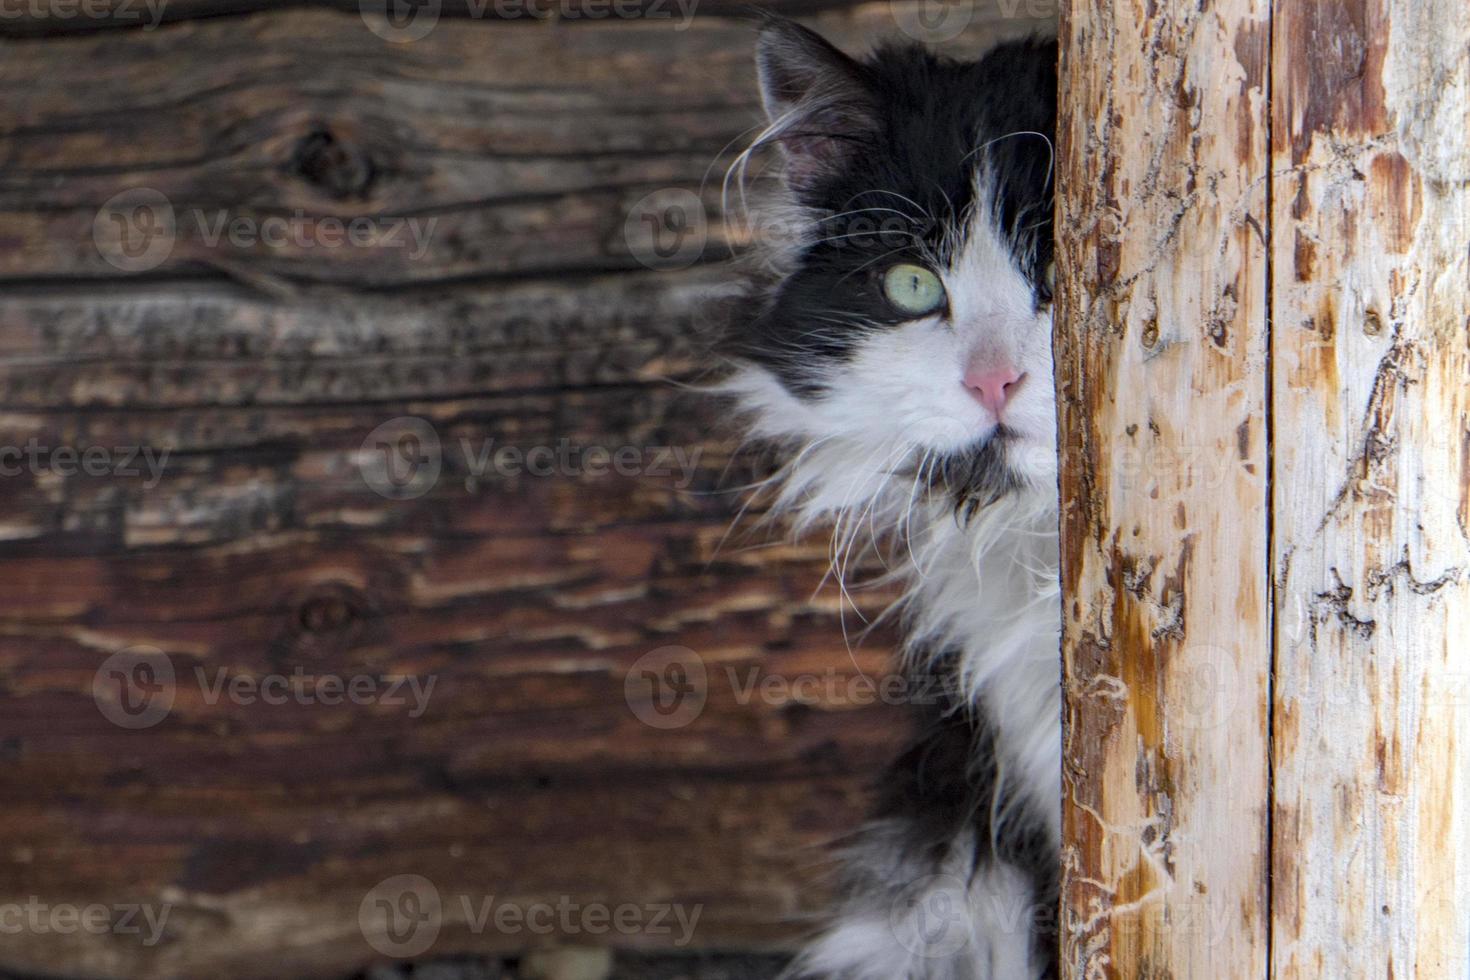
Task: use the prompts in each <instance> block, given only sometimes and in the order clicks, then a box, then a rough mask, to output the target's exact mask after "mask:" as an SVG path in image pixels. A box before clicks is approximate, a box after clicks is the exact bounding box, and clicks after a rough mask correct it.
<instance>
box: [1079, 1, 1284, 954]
mask: <svg viewBox="0 0 1470 980" xmlns="http://www.w3.org/2000/svg"><path fill="white" fill-rule="evenodd" d="M1269 36H1270V30H1269V21H1268V19H1267V8H1266V5H1265V4H1264V3H1251V2H1238V3H1228V4H1214V5H1208V6H1206V7H1203V8H1193V7H1191V8H1189V9H1183V8H1180V7H1177V6H1172V5H1155V6H1150V7H1149V8H1148V11H1147V13H1146V14H1144V15H1143V16H1142V17H1141V18H1140V17H1136V16H1134V15H1133V14H1131V13H1130V15H1129V16H1128V17H1126V18H1125V17H1122V16H1120V15H1119V14H1118V12H1117V8H1114V7H1112V6H1111V5H1109V4H1088V3H1074V4H1071V5H1069V6H1068V7H1067V9H1066V10H1065V11H1064V16H1063V24H1062V39H1063V79H1064V81H1063V104H1064V105H1065V106H1070V111H1069V112H1067V113H1066V114H1064V118H1063V120H1062V122H1061V125H1060V127H1059V165H1060V173H1061V178H1062V179H1061V187H1062V195H1061V199H1060V201H1059V204H1058V208H1059V227H1061V228H1063V229H1067V230H1068V231H1067V232H1064V233H1063V234H1062V235H1061V236H1060V240H1059V250H1060V255H1061V258H1060V259H1059V263H1058V266H1059V271H1060V272H1061V275H1062V280H1063V287H1062V289H1061V292H1060V298H1059V312H1060V317H1059V323H1060V324H1062V327H1061V328H1060V329H1059V331H1058V336H1057V363H1058V382H1059V392H1060V401H1061V406H1060V408H1061V420H1060V426H1059V431H1060V433H1061V439H1060V442H1061V445H1062V447H1063V467H1062V476H1061V486H1062V498H1063V501H1064V510H1063V519H1062V538H1063V545H1062V547H1063V562H1062V572H1063V584H1064V588H1065V590H1066V596H1067V599H1066V605H1065V609H1066V612H1067V614H1066V616H1065V617H1064V633H1065V635H1064V641H1063V646H1064V659H1065V661H1066V690H1067V709H1066V713H1065V719H1064V731H1065V735H1064V747H1063V757H1064V759H1063V783H1064V795H1065V798H1066V807H1065V809H1064V825H1065V826H1064V831H1065V837H1066V848H1065V854H1064V873H1063V919H1062V922H1063V935H1062V950H1063V963H1064V969H1065V971H1066V975H1067V976H1068V977H1077V978H1081V977H1087V978H1102V977H1116V978H1129V980H1131V978H1135V977H1150V978H1164V977H1177V978H1183V977H1205V976H1208V977H1212V978H1213V977H1251V978H1254V977H1260V976H1264V972H1265V964H1266V941H1265V935H1266V932H1265V930H1266V918H1267V917H1266V915H1265V914H1264V913H1263V908H1264V903H1265V894H1266V887H1265V882H1266V865H1265V845H1266V837H1265V834H1264V817H1265V814H1266V812H1267V805H1266V764H1267V758H1268V753H1267V746H1266V718H1267V714H1266V713H1265V711H1264V709H1263V708H1262V709H1261V710H1242V711H1227V710H1221V706H1222V705H1221V698H1224V697H1229V698H1236V699H1238V700H1239V702H1240V705H1241V706H1242V707H1245V706H1263V705H1264V704H1265V698H1266V676H1267V672H1268V669H1269V643H1268V641H1267V631H1266V624H1267V618H1266V616H1267V604H1266V601H1265V585H1266V582H1265V575H1266V568H1267V563H1266V561H1265V528H1266V493H1265V481H1264V475H1265V467H1264V465H1262V464H1263V460H1264V453H1265V451H1266V447H1265V445H1264V440H1263V439H1254V440H1253V439H1252V438H1251V434H1252V433H1253V432H1257V431H1259V432H1264V431H1266V427H1265V414H1264V412H1265V406H1264V391H1265V358H1264V353H1265V334H1264V324H1265V307H1264V303H1265V288H1264V284H1265V259H1266V257H1265V254H1264V241H1265V235H1264V232H1263V228H1264V225H1265V223H1266V215H1265V212H1264V203H1265V196H1264V193H1263V191H1264V187H1265V179H1264V178H1265V160H1266V154H1265V150H1266V145H1265V134H1266V131H1267V125H1266V123H1267V116H1266V108H1267V107H1266V102H1265V85H1266V81H1267V78H1268V73H1269V59H1268V57H1267V40H1268V38H1269ZM1202 120H1208V122H1207V123H1206V122H1202ZM1212 134H1223V138H1221V137H1220V136H1216V135H1212ZM1099 161H1105V162H1103V163H1102V164H1101V166H1100V170H1099V165H1098V162H1099ZM1139 460H1143V461H1144V462H1139ZM1202 460H1208V461H1209V465H1205V464H1204V463H1203V462H1201V461H1202ZM1242 553H1244V554H1245V555H1248V556H1249V555H1255V556H1256V560H1255V561H1242V560H1241V555H1242ZM1202 677H1214V678H1215V679H1216V680H1215V682H1214V695H1215V696H1214V697H1213V698H1212V697H1211V696H1209V693H1208V692H1207V694H1206V697H1205V698H1204V699H1203V701H1200V700H1199V699H1198V695H1197V693H1196V698H1195V699H1194V700H1193V701H1191V698H1190V696H1189V693H1190V688H1191V685H1192V684H1198V683H1199V681H1200V679H1201V678H1202ZM1206 686H1207V688H1208V687H1209V685H1208V684H1207V685H1206ZM1186 705H1188V707H1187V708H1186ZM1242 828H1254V831H1253V832H1252V830H1250V829H1247V830H1246V831H1245V832H1244V833H1242Z"/></svg>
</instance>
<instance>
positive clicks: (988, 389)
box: [965, 364, 1026, 418]
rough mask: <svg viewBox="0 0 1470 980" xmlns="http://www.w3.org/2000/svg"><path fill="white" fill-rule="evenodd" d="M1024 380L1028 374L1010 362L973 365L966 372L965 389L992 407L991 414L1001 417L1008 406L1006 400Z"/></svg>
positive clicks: (981, 402) (982, 402)
mask: <svg viewBox="0 0 1470 980" xmlns="http://www.w3.org/2000/svg"><path fill="white" fill-rule="evenodd" d="M1024 380H1026V375H1025V374H1023V373H1022V372H1020V371H1017V370H1016V369H1015V368H1013V367H1011V366H1010V365H1009V364H1002V365H1000V366H999V367H996V366H987V367H972V368H970V370H968V371H966V372H965V390H966V391H968V392H969V393H970V395H971V396H972V397H973V398H974V399H975V400H976V401H978V402H979V403H980V404H981V405H984V406H985V407H986V408H988V409H990V412H991V414H993V415H994V416H995V417H996V418H1000V412H1001V409H1003V408H1005V407H1006V402H1007V401H1008V400H1009V399H1010V397H1011V396H1012V395H1014V394H1015V393H1016V389H1017V388H1018V387H1020V385H1021V382H1022V381H1024Z"/></svg>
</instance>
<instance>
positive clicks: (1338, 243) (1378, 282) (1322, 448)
mask: <svg viewBox="0 0 1470 980" xmlns="http://www.w3.org/2000/svg"><path fill="white" fill-rule="evenodd" d="M1276 16H1277V20H1276V50H1275V53H1274V57H1273V69H1272V70H1273V73H1274V77H1275V98H1274V100H1273V102H1274V127H1273V131H1274V133H1275V134H1276V139H1275V145H1274V146H1273V147H1272V161H1273V164H1272V165H1273V167H1274V169H1275V174H1276V181H1277V184H1278V186H1280V187H1282V188H1286V189H1288V190H1289V193H1280V194H1278V195H1277V196H1276V199H1275V207H1274V209H1273V214H1272V216H1271V217H1272V224H1273V236H1274V237H1273V240H1274V242H1275V254H1274V263H1275V269H1276V274H1275V277H1274V289H1273V293H1272V297H1271V302H1272V310H1273V315H1274V322H1275V329H1274V331H1273V335H1272V352H1273V355H1274V361H1273V367H1274V377H1273V381H1274V389H1273V405H1272V411H1273V417H1274V423H1275V443H1274V453H1275V465H1276V480H1275V489H1274V495H1273V498H1274V499H1273V515H1274V533H1275V542H1276V546H1275V556H1274V563H1275V566H1276V568H1277V572H1276V582H1277V587H1276V600H1277V623H1278V627H1277V632H1276V653H1275V657H1276V685H1275V692H1276V697H1275V704H1274V705H1273V710H1274V713H1275V725H1274V728H1275V734H1276V738H1275V742H1274V746H1273V766H1274V775H1275V779H1274V821H1273V828H1274V841H1273V877H1274V880H1275V890H1274V896H1273V897H1274V907H1273V910H1272V930H1273V937H1272V939H1273V945H1272V970H1273V974H1272V975H1273V976H1276V977H1281V978H1303V980H1306V978H1316V977H1324V976H1328V977H1338V976H1343V977H1346V976H1362V977H1386V976H1397V977H1415V978H1420V980H1424V978H1432V980H1450V978H1454V980H1461V978H1463V977H1465V976H1466V975H1467V974H1470V948H1467V944H1470V658H1467V651H1466V647H1465V642H1466V638H1467V637H1470V535H1467V520H1466V516H1467V513H1470V511H1467V505H1466V494H1467V488H1470V454H1467V452H1466V447H1467V446H1470V432H1467V429H1470V347H1467V340H1470V256H1467V242H1470V238H1467V233H1470V148H1467V143H1466V139H1465V122H1466V120H1467V118H1470V28H1467V26H1466V22H1465V18H1464V8H1463V6H1460V5H1458V4H1454V3H1444V2H1427V3H1420V4H1396V5H1391V4H1389V3H1387V2H1386V0H1351V2H1344V3H1339V2H1336V0H1333V2H1326V0H1321V2H1305V3H1286V4H1280V5H1278V7H1277V15H1276ZM1328 29H1330V31H1331V35H1330V36H1331V37H1333V38H1334V39H1335V43H1334V44H1332V45H1331V49H1330V51H1328V52H1326V53H1325V54H1324V46H1323V42H1322V39H1323V37H1324V34H1323V31H1325V30H1328ZM1449 130H1453V135H1451V134H1450V132H1449ZM1304 257H1309V258H1304ZM1288 558H1289V561H1288Z"/></svg>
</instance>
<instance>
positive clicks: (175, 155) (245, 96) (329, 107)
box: [0, 4, 1034, 288]
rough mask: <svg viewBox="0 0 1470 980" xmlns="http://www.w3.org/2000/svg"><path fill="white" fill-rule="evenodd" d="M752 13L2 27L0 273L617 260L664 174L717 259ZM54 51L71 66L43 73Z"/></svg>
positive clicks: (839, 32) (377, 283)
mask: <svg viewBox="0 0 1470 980" xmlns="http://www.w3.org/2000/svg"><path fill="white" fill-rule="evenodd" d="M959 23H961V22H959V21H956V24H959ZM963 23H964V25H965V30H964V31H963V32H957V34H956V36H955V37H953V38H951V39H950V44H951V46H953V47H957V48H959V49H964V47H965V45H969V46H971V47H973V45H974V44H975V43H976V39H977V38H978V37H980V36H982V35H986V34H995V33H997V32H1009V33H1021V32H1024V31H1025V30H1026V29H1027V28H1028V27H1029V26H1031V25H1032V24H1034V22H1032V21H1028V20H1026V19H1024V18H1015V17H1011V18H1007V17H1005V16H1004V10H1003V8H997V9H996V10H995V11H992V10H991V9H990V8H989V7H988V6H987V7H985V8H984V9H983V10H982V11H978V12H972V14H971V16H970V17H968V18H967V19H966V21H964V22H963ZM824 30H825V31H826V32H827V33H829V34H831V35H832V36H834V37H835V38H836V39H837V40H839V41H848V42H857V41H858V39H860V38H861V39H867V38H871V37H872V36H874V35H881V34H895V33H897V24H896V21H895V17H894V15H893V14H892V13H891V12H890V11H889V9H888V8H887V6H886V5H881V4H872V5H868V6H866V7H865V8H861V9H859V10H857V11H854V12H852V13H850V14H848V15H844V16H834V17H832V18H831V23H830V24H825V25H824ZM752 34H753V27H752V26H751V25H750V24H748V23H742V22H738V21H729V20H721V19H716V20H700V21H698V22H696V23H694V24H692V25H690V26H688V29H687V30H682V31H675V30H674V28H673V27H672V26H670V25H668V24H664V23H661V22H657V21H629V22H618V23H617V24H615V25H596V26H584V27H578V28H568V29H554V28H551V27H544V26H538V25H536V24H496V23H487V22H481V21H466V22H461V24H460V26H459V27H458V28H457V29H455V30H443V31H435V32H434V33H432V34H430V35H429V36H428V37H426V38H424V39H422V40H421V41H418V42H416V43H413V44H390V43H387V42H385V41H383V40H382V39H381V38H380V37H378V36H376V35H374V34H373V33H372V32H371V31H369V30H368V29H367V28H366V27H365V26H364V25H363V23H362V21H361V19H360V18H358V17H356V16H355V15H353V14H349V13H344V12H337V11H320V10H293V11H287V12H284V13H280V14H276V15H272V16H266V15H255V16H249V17H244V18H230V19H223V20H206V21H200V22H195V23H191V24H189V25H187V26H181V27H177V28H170V29H166V30H161V31H127V32H104V33H100V34H92V35H81V36H75V37H62V38H56V39H53V40H49V41H47V42H46V43H44V44H41V43H35V42H29V41H28V42H13V41H12V42H0V52H3V56H0V92H3V94H4V99H3V105H4V109H3V110H0V138H3V139H4V145H5V147H6V150H5V158H4V159H5V167H4V168H3V170H0V213H6V217H5V225H4V237H3V238H0V244H3V245H4V247H3V248H0V279H56V278H78V277H84V278H107V279H117V278H122V277H124V276H126V275H128V274H133V273H142V272H146V273H148V274H150V275H154V276H161V275H170V274H194V275H198V274H214V275H228V276H232V277H235V278H239V279H243V280H244V281H246V282H250V283H259V282H260V281H261V280H267V281H269V280H308V281H322V282H334V283H345V284H354V285H367V286H372V287H375V288H379V287H386V286H393V285H396V284H402V283H423V282H433V281H442V280H459V279H465V278H471V277H484V276H510V275H527V274H533V273H548V272H555V273H558V274H564V273H568V272H577V271H592V272H596V271H605V270H610V269H625V268H637V267H638V266H639V263H640V261H641V260H643V259H646V256H640V255H639V254H636V253H637V250H636V247H635V246H632V245H630V240H629V238H628V236H626V235H625V234H624V229H625V224H626V222H627V220H628V218H629V215H630V214H632V213H634V211H635V210H636V208H637V206H638V202H639V201H640V200H642V199H643V198H644V197H646V196H647V195H648V194H649V193H651V192H653V191H655V190H659V189H667V188H684V189H688V190H690V191H700V192H702V193H703V196H704V199H705V201H706V210H707V211H708V215H706V214H697V215H691V216H690V220H691V221H692V222H693V221H696V220H697V222H698V227H697V228H696V229H695V230H696V231H698V232H699V233H700V235H701V236H702V238H703V239H705V241H704V246H705V248H704V251H706V252H707V253H708V254H711V255H716V254H722V253H723V252H724V250H725V248H726V246H728V245H729V244H731V242H728V241H727V240H726V239H725V237H724V234H723V227H724V226H723V224H722V223H721V222H719V221H717V220H707V221H706V220H704V219H705V218H706V217H708V218H709V219H713V218H714V216H715V213H716V199H717V198H718V195H719V183H720V176H721V175H722V173H723V168H724V165H725V164H726V163H728V160H729V156H728V154H726V155H724V156H722V151H726V150H729V149H730V148H732V147H734V146H736V145H737V144H738V141H739V138H740V137H741V135H742V134H743V133H745V132H746V131H747V130H748V128H749V127H750V126H751V125H752V123H753V121H754V120H755V119H756V118H757V114H758V113H757V107H756V98H755V88H754V83H753V79H752V78H751V67H750V66H751V57H750V47H751V38H752ZM57 64H86V65H88V72H87V74H86V76H85V78H79V77H77V76H68V77H67V78H66V79H65V82H66V84H61V81H62V79H57V80H56V82H57V83H56V84H45V83H44V80H45V79H48V78H49V77H52V76H53V74H54V70H53V66H55V65H57ZM163 66H167V70H163ZM38 79H41V80H43V83H42V84H37V83H36V82H37V80H38ZM125 191H126V192H132V194H133V195H134V196H133V197H128V198H124V199H122V201H123V204H126V205H127V206H126V207H124V206H123V204H116V206H115V207H113V208H112V209H107V208H105V207H104V206H105V205H108V203H109V202H116V195H118V194H120V193H123V192H125ZM139 195H146V196H141V197H140V196H139ZM139 203H143V204H144V205H146V206H144V207H142V208H141V209H140V208H139V207H138V205H139ZM345 223H353V224H352V225H351V228H352V229H357V233H358V235H359V236H360V237H350V230H351V229H349V228H344V227H343V225H344V224H345ZM736 244H738V241H737V242H736ZM133 246H136V247H137V248H138V254H137V255H129V254H127V252H128V251H129V250H130V249H131V248H132V247H133ZM699 254H700V249H699V247H698V246H697V245H696V246H692V247H691V254H690V256H689V259H690V261H692V260H693V258H695V257H697V256H698V255H699Z"/></svg>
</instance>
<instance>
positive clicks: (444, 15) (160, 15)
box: [0, 0, 1054, 43]
mask: <svg viewBox="0 0 1470 980" xmlns="http://www.w3.org/2000/svg"><path fill="white" fill-rule="evenodd" d="M856 2H861V0H771V2H769V3H763V4H761V7H762V8H763V9H767V10H773V11H776V12H778V13H781V14H784V15H785V16H788V17H799V16H806V15H810V14H815V13H818V12H820V11H824V10H833V9H840V8H843V7H850V6H853V5H854V4H855V3H856ZM285 7H301V8H312V9H318V10H335V11H341V12H344V13H351V14H353V15H355V16H360V17H363V18H365V19H368V18H371V19H372V21H373V22H374V23H375V24H376V25H380V26H379V29H380V30H382V31H383V32H384V36H385V38H390V37H391V38H400V39H402V40H398V41H395V42H394V43H413V42H415V41H417V40H420V39H421V38H422V36H427V35H426V34H424V33H423V32H432V31H439V30H446V31H449V30H454V29H455V28H456V27H457V26H458V25H457V24H456V22H457V21H463V20H466V19H469V20H489V21H496V20H505V21H518V20H536V21H541V22H543V23H546V24H547V25H548V26H550V25H553V24H554V25H557V26H561V25H566V26H581V25H586V24H606V23H608V22H614V23H616V22H621V21H629V20H647V21H654V22H661V23H664V24H668V25H672V26H676V27H679V28H681V29H683V28H685V27H687V25H688V22H689V21H690V20H691V19H692V18H693V17H696V16H701V17H738V18H748V17H749V16H750V14H751V7H750V4H748V3H745V2H743V0H616V2H614V0H418V2H415V3H391V2H384V0H286V2H281V0H48V2H45V3H39V2H26V3H15V4H12V5H10V6H8V7H7V8H6V10H5V15H6V16H5V17H4V18H3V19H0V37H17V38H28V37H55V36H59V35H65V34H82V33H90V32H93V31H101V30H156V29H158V28H159V27H162V26H165V25H170V24H175V23H178V22H179V21H187V20H197V19H200V18H205V17H233V16H240V15H244V14H252V13H259V12H262V11H271V10H280V9H283V8H285ZM1017 7H1018V9H1019V8H1020V3H1019V0H1018V2H1017ZM1025 9H1028V10H1035V9H1040V10H1042V11H1050V10H1053V9H1054V8H1051V7H1047V6H1045V3H1043V2H1042V0H1037V2H1036V3H1032V4H1028V5H1026V8H1025ZM389 11H391V12H392V16H391V18H389V17H387V16H385V15H386V14H387V13H388V12H389ZM1031 16H1033V17H1044V16H1046V13H1044V12H1043V13H1042V14H1032V15H1031Z"/></svg>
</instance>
